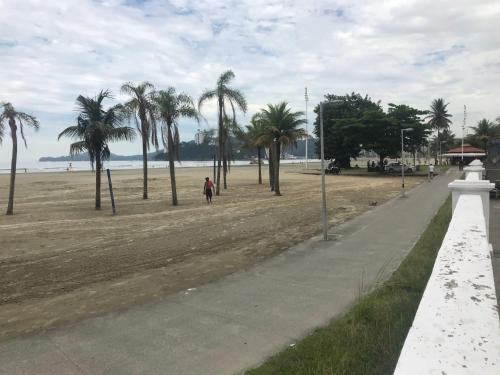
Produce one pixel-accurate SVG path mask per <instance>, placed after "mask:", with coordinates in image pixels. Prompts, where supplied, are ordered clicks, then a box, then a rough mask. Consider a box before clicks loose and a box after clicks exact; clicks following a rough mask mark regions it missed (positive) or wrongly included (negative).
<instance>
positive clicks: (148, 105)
mask: <svg viewBox="0 0 500 375" xmlns="http://www.w3.org/2000/svg"><path fill="white" fill-rule="evenodd" d="M121 92H122V93H123V94H128V95H130V96H132V99H130V100H129V101H128V102H126V103H125V104H124V107H125V108H126V109H127V112H128V114H129V118H133V119H134V121H135V125H136V127H137V130H138V131H139V134H140V135H141V140H142V172H143V189H142V198H143V199H148V150H149V145H150V143H151V144H153V146H154V147H155V148H156V149H158V133H157V129H156V121H155V116H154V103H153V97H154V86H153V85H152V84H151V83H149V82H142V83H140V84H138V85H137V86H134V84H133V83H131V82H127V83H124V84H123V85H122V87H121Z"/></svg>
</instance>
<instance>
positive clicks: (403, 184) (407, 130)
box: [401, 128, 413, 198]
mask: <svg viewBox="0 0 500 375" xmlns="http://www.w3.org/2000/svg"><path fill="white" fill-rule="evenodd" d="M411 131H413V129H412V128H405V129H401V198H404V197H405V157H404V132H411Z"/></svg>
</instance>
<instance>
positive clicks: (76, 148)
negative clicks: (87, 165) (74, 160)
mask: <svg viewBox="0 0 500 375" xmlns="http://www.w3.org/2000/svg"><path fill="white" fill-rule="evenodd" d="M85 151H87V143H86V142H85V141H79V142H75V143H72V144H71V145H70V146H69V154H70V155H71V156H75V155H78V154H82V153H84V152H85Z"/></svg>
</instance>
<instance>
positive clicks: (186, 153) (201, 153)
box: [38, 139, 316, 161]
mask: <svg viewBox="0 0 500 375" xmlns="http://www.w3.org/2000/svg"><path fill="white" fill-rule="evenodd" d="M315 142H316V140H314V139H311V140H309V147H308V154H309V158H314V157H316V146H315ZM305 144H306V143H305V141H298V142H297V148H294V147H291V148H287V149H286V150H284V151H285V152H287V153H288V154H291V155H295V156H298V157H301V156H304V155H305ZM214 152H215V147H214V146H211V145H208V144H206V143H202V144H200V145H197V144H196V143H195V142H194V141H190V142H181V144H180V150H179V155H180V159H181V160H185V161H188V160H212V159H213V157H214ZM256 155H257V153H256V151H255V150H246V149H243V148H241V145H240V144H239V143H238V142H237V141H235V140H233V151H232V156H233V158H234V159H235V160H245V159H248V158H250V157H252V156H256ZM166 159H167V154H166V153H165V151H164V150H160V151H154V152H150V153H148V160H166ZM88 160H89V155H88V153H84V154H81V155H76V156H69V155H65V156H42V157H41V158H40V159H38V161H88ZM110 160H117V161H127V160H142V154H141V155H117V154H113V153H111V159H110Z"/></svg>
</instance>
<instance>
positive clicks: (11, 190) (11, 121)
mask: <svg viewBox="0 0 500 375" xmlns="http://www.w3.org/2000/svg"><path fill="white" fill-rule="evenodd" d="M9 126H10V134H11V136H12V158H11V161H10V187H9V203H8V204H7V215H13V214H14V190H15V184H16V167H17V126H16V122H15V120H14V119H9Z"/></svg>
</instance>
